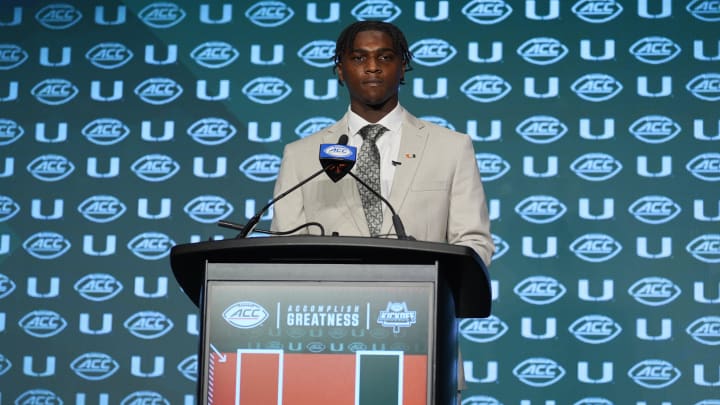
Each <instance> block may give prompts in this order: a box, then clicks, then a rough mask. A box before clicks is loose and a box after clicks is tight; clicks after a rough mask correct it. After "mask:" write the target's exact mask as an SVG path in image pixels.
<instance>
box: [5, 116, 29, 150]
mask: <svg viewBox="0 0 720 405" xmlns="http://www.w3.org/2000/svg"><path fill="white" fill-rule="evenodd" d="M24 133H25V130H24V129H23V127H21V126H20V125H18V123H17V122H15V121H13V120H8V119H5V118H0V146H5V145H10V144H11V143H13V142H15V141H17V140H18V139H20V137H22V136H23V134H24Z"/></svg>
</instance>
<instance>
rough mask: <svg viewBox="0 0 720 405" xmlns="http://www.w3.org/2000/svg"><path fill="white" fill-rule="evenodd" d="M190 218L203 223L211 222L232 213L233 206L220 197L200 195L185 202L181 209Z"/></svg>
mask: <svg viewBox="0 0 720 405" xmlns="http://www.w3.org/2000/svg"><path fill="white" fill-rule="evenodd" d="M183 210H184V211H185V213H186V214H188V215H189V216H190V218H192V219H194V220H196V221H198V222H202V223H203V224H213V223H215V222H217V221H219V220H221V219H225V218H227V217H228V215H230V214H232V212H233V206H232V205H231V204H230V203H229V202H227V200H225V199H224V198H222V197H219V196H216V195H201V196H198V197H195V198H193V199H192V200H191V201H190V202H188V203H187V204H185V208H184V209H183Z"/></svg>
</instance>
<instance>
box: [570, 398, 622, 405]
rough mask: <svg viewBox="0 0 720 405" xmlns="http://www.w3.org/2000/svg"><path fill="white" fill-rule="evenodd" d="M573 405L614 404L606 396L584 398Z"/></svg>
mask: <svg viewBox="0 0 720 405" xmlns="http://www.w3.org/2000/svg"><path fill="white" fill-rule="evenodd" d="M573 405H613V403H612V402H610V401H609V400H607V399H605V398H597V397H593V398H583V399H581V400H579V401H578V402H575V403H574V404H573Z"/></svg>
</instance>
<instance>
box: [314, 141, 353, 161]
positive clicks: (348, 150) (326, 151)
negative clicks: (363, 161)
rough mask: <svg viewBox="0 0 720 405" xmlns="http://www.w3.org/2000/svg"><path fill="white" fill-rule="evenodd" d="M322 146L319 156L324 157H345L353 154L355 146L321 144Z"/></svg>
mask: <svg viewBox="0 0 720 405" xmlns="http://www.w3.org/2000/svg"><path fill="white" fill-rule="evenodd" d="M321 147H322V148H323V149H322V151H321V152H320V157H321V158H322V157H325V158H347V157H350V156H354V155H355V148H354V147H352V146H345V145H335V144H331V145H327V146H326V145H325V144H323V145H321Z"/></svg>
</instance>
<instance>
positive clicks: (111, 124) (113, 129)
mask: <svg viewBox="0 0 720 405" xmlns="http://www.w3.org/2000/svg"><path fill="white" fill-rule="evenodd" d="M81 133H82V134H83V135H84V136H85V138H87V140H88V141H90V142H92V143H94V144H95V145H102V146H109V145H114V144H116V143H118V142H120V141H122V140H123V139H125V138H126V137H127V136H128V135H129V134H130V128H128V126H127V125H125V124H124V123H123V122H122V121H120V120H117V119H115V118H98V119H96V120H93V121H92V122H89V123H87V125H85V126H84V127H83V129H82V131H81Z"/></svg>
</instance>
